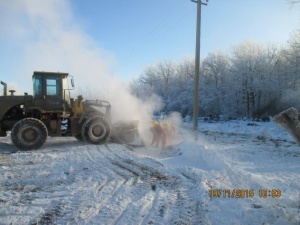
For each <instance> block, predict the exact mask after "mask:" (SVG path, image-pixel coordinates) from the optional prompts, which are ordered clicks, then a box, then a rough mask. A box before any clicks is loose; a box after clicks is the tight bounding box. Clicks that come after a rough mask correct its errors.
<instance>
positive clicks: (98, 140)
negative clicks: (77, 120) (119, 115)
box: [81, 116, 111, 145]
mask: <svg viewBox="0 0 300 225" xmlns="http://www.w3.org/2000/svg"><path fill="white" fill-rule="evenodd" d="M81 135H82V137H83V138H84V140H85V141H87V142H89V143H91V144H96V145H99V144H104V143H106V142H107V141H108V140H109V139H110V136H111V125H110V122H109V121H108V120H107V119H106V118H104V117H102V116H93V117H91V118H89V119H87V120H86V121H85V122H84V124H83V126H82V130H81Z"/></svg>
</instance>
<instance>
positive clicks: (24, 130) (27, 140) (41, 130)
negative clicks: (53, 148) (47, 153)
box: [11, 118, 48, 150]
mask: <svg viewBox="0 0 300 225" xmlns="http://www.w3.org/2000/svg"><path fill="white" fill-rule="evenodd" d="M47 136H48V131H47V128H46V126H45V125H44V124H43V123H42V122H41V121H39V120H38V119H35V118H25V119H23V120H20V121H19V122H17V123H16V124H15V125H14V126H13V128H12V131H11V141H12V142H13V143H14V144H15V146H17V147H18V148H20V149H22V150H32V149H39V148H40V147H41V146H42V145H43V144H44V143H45V141H46V139H47Z"/></svg>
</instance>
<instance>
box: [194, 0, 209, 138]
mask: <svg viewBox="0 0 300 225" xmlns="http://www.w3.org/2000/svg"><path fill="white" fill-rule="evenodd" d="M191 1H192V2H195V3H197V25H196V30H197V31H196V52H195V79H194V109H193V130H194V133H195V139H196V140H197V139H198V114H199V74H200V34H201V5H202V4H203V5H207V3H202V1H201V0H198V1H196V0H191ZM206 2H208V0H206Z"/></svg>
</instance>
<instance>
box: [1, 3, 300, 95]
mask: <svg viewBox="0 0 300 225" xmlns="http://www.w3.org/2000/svg"><path fill="white" fill-rule="evenodd" d="M196 6H197V5H196V4H195V3H193V2H191V1H190V0H176V1H174V0H163V1H161V0H151V1H146V0H140V1H136V0H127V1H125V0H123V1H107V0H106V1H104V0H89V1H82V0H47V1H40V0H11V1H7V0H0V68H1V71H0V80H2V81H5V82H6V83H8V84H9V89H16V90H17V91H19V92H24V91H26V92H29V93H32V84H31V83H32V80H31V76H32V74H33V71H37V70H41V71H53V72H54V71H60V72H69V73H70V74H72V75H73V76H74V77H75V83H76V87H77V88H79V89H80V90H85V92H87V90H88V91H91V90H94V89H102V90H105V91H106V92H107V91H109V92H113V91H114V88H115V87H114V86H113V85H111V82H110V81H111V80H115V79H118V80H121V82H124V83H128V82H129V81H130V80H131V79H133V78H134V77H137V76H139V75H140V74H142V73H143V71H144V69H145V68H146V67H147V66H149V65H153V64H155V63H157V62H158V61H161V60H172V61H179V60H182V59H183V58H185V57H193V56H194V52H195V37H196V10H197V7H196ZM201 18H202V24H201V57H202V58H203V57H205V56H206V55H207V54H208V53H209V52H213V51H217V50H220V51H224V52H230V49H231V48H232V47H233V46H234V45H238V44H239V43H241V42H242V41H245V40H253V41H256V42H262V43H273V44H276V45H284V44H286V42H287V40H288V38H289V36H290V34H291V32H293V31H295V30H296V29H299V28H300V4H298V5H295V6H294V7H291V5H290V4H288V1H287V0H263V1H262V0H252V1H245V0H244V1H242V0H231V1H224V0H223V1H222V0H210V1H209V2H208V5H207V6H205V5H203V6H202V17H201ZM96 84H97V85H96Z"/></svg>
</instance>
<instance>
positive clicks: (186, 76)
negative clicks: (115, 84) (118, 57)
mask: <svg viewBox="0 0 300 225" xmlns="http://www.w3.org/2000/svg"><path fill="white" fill-rule="evenodd" d="M194 74H195V67H194V59H192V58H190V59H184V60H182V61H180V62H170V61H161V62H158V63H157V64H155V65H153V66H149V67H147V68H146V69H145V70H144V72H143V73H142V74H141V75H140V76H139V77H138V78H137V79H135V80H133V81H132V82H131V84H130V88H131V92H132V93H133V94H134V95H136V96H137V97H139V98H141V99H146V98H147V97H148V96H150V95H151V94H156V95H158V96H160V97H161V99H162V101H163V104H164V108H163V109H162V111H164V112H165V113H168V112H171V111H178V112H180V113H181V114H182V116H186V115H192V113H193V89H194ZM199 87H200V89H199V94H200V98H199V114H200V115H201V116H218V115H223V116H226V117H232V118H236V117H248V118H259V117H262V116H269V115H274V114H276V113H277V112H279V111H281V110H284V109H286V108H288V107H291V106H293V107H298V108H299V106H300V30H299V31H297V32H295V33H294V34H292V35H291V37H290V39H289V40H288V42H287V44H286V45H285V46H284V47H277V46H273V45H266V44H261V43H255V42H250V41H245V42H243V43H241V44H239V45H237V46H235V47H233V48H232V50H231V52H230V53H228V54H226V53H222V52H213V53H210V54H208V55H207V56H206V57H205V58H204V59H203V60H202V61H201V71H200V82H199Z"/></svg>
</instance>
